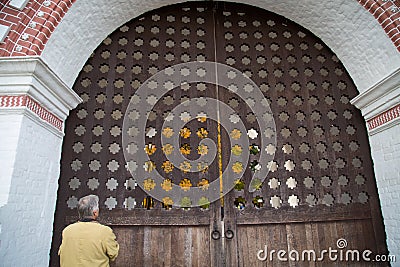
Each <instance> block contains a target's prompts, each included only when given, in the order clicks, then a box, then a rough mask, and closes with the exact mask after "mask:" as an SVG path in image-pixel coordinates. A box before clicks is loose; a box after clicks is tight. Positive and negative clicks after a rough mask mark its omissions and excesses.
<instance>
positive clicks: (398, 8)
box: [358, 0, 400, 51]
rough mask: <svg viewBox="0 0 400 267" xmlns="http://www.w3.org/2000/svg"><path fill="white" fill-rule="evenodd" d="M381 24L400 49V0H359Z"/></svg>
mask: <svg viewBox="0 0 400 267" xmlns="http://www.w3.org/2000/svg"><path fill="white" fill-rule="evenodd" d="M358 2H359V3H360V4H361V5H362V6H364V7H365V9H367V10H368V11H369V12H370V13H371V14H372V15H373V16H374V17H375V19H376V20H377V21H378V22H379V24H381V26H382V28H383V29H384V30H385V32H386V34H387V35H388V36H389V38H390V39H391V40H392V42H393V43H394V45H395V46H396V47H397V50H399V51H400V21H399V20H400V0H358Z"/></svg>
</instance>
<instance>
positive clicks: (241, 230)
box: [237, 220, 386, 266]
mask: <svg viewBox="0 0 400 267" xmlns="http://www.w3.org/2000/svg"><path fill="white" fill-rule="evenodd" d="M369 231H373V227H372V224H371V221H370V220H349V221H334V222H310V223H307V222H303V223H288V224H268V225H265V224H264V225H238V227H237V235H238V243H239V244H240V245H239V246H238V248H239V250H238V258H239V266H371V262H365V261H363V260H362V256H361V253H362V251H364V250H367V249H368V250H371V251H377V250H376V249H377V244H376V243H375V242H374V240H372V239H370V238H368V237H366V236H365V233H366V232H369ZM338 239H345V240H346V241H347V246H346V247H344V248H343V249H340V248H338V245H337V242H338ZM266 247H267V251H268V256H267V258H266V259H265V260H260V259H258V258H257V252H258V251H259V250H264V251H265V248H266ZM329 247H330V248H331V249H332V250H336V251H337V252H335V253H334V254H332V257H335V255H337V260H335V261H333V260H329V255H328V254H324V256H323V257H322V258H321V251H322V250H324V249H326V250H327V251H328V250H329ZM272 250H274V252H273V253H272V254H271V251H272ZM279 250H283V251H285V252H286V254H285V255H283V256H282V257H283V258H286V259H287V261H285V260H282V261H281V260H279V259H278V256H277V253H278V251H279ZM292 250H295V251H297V252H298V253H299V256H298V257H299V260H298V261H294V260H293V261H290V260H289V252H290V251H292ZM310 250H312V251H314V252H315V253H316V260H315V261H314V260H311V261H308V260H306V261H303V260H302V252H303V251H310ZM341 250H342V251H343V254H342V259H343V260H342V261H340V251H341ZM347 250H358V251H359V252H360V253H359V257H360V260H359V261H351V257H352V256H351V255H350V254H349V255H348V256H347V257H348V259H349V261H346V260H345V259H346V251H347ZM271 255H272V256H271ZM291 255H292V257H293V258H296V257H297V256H296V253H295V252H292V254H291ZM304 255H305V256H304V257H305V259H308V258H307V257H308V254H307V253H306V254H304ZM260 256H261V257H264V256H265V254H264V253H262V254H260ZM355 257H356V256H355ZM370 257H371V258H372V256H370ZM271 259H272V260H271ZM311 259H313V256H311ZM374 264H376V263H374ZM376 266H379V264H376ZM381 266H386V264H385V263H382V264H381Z"/></svg>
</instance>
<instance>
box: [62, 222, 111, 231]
mask: <svg viewBox="0 0 400 267" xmlns="http://www.w3.org/2000/svg"><path fill="white" fill-rule="evenodd" d="M83 227H90V228H94V229H96V230H98V231H106V232H109V231H111V232H112V229H111V228H110V227H109V226H107V225H104V224H101V223H99V222H75V223H71V224H70V225H68V226H67V227H65V228H64V231H72V230H75V229H79V228H83Z"/></svg>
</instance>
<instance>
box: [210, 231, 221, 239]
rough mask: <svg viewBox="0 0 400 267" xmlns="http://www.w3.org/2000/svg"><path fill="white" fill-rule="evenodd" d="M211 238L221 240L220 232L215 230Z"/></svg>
mask: <svg viewBox="0 0 400 267" xmlns="http://www.w3.org/2000/svg"><path fill="white" fill-rule="evenodd" d="M211 238H212V239H214V240H218V239H220V238H221V233H220V232H219V231H218V230H214V231H212V232H211Z"/></svg>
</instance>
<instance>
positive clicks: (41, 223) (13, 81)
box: [0, 58, 81, 266]
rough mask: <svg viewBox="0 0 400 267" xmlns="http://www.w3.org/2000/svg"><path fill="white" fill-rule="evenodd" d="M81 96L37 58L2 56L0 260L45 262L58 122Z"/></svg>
mask: <svg viewBox="0 0 400 267" xmlns="http://www.w3.org/2000/svg"><path fill="white" fill-rule="evenodd" d="M80 101H81V100H80V98H79V97H78V96H77V95H76V94H75V93H74V92H73V91H72V90H71V89H70V88H69V87H68V86H66V85H65V84H64V83H63V82H62V81H61V80H60V79H59V78H58V77H57V75H56V74H55V73H54V72H52V71H51V70H50V69H49V68H48V67H47V66H46V65H45V64H44V63H43V62H42V61H41V59H39V58H11V59H10V58H3V59H0V162H1V163H0V164H1V167H0V225H1V228H0V229H1V232H0V259H1V260H0V262H1V263H0V266H48V262H49V251H50V245H51V237H52V229H53V218H54V211H55V204H56V197H57V188H58V178H59V174H60V158H61V146H62V141H63V128H62V127H63V122H64V121H65V119H66V118H67V115H68V113H69V111H70V110H71V109H73V108H74V107H76V105H77V104H78V103H79V102H80Z"/></svg>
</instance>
